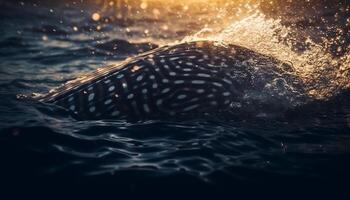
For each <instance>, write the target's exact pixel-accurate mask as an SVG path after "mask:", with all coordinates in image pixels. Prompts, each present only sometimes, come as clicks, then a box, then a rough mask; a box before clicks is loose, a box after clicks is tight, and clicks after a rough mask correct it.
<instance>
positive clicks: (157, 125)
mask: <svg viewBox="0 0 350 200" xmlns="http://www.w3.org/2000/svg"><path fill="white" fill-rule="evenodd" d="M0 2H1V1H0ZM62 5H63V4H62ZM62 5H55V6H54V7H53V6H51V7H50V6H40V5H36V4H34V5H33V4H32V3H25V4H24V5H22V4H21V3H11V4H10V3H5V2H1V4H0V6H1V7H0V18H1V21H0V26H1V29H0V60H1V62H0V160H1V161H0V182H1V184H3V185H6V186H7V187H2V189H5V188H7V189H8V188H9V189H11V191H12V190H14V191H16V190H17V189H19V188H21V189H23V188H24V189H28V190H31V191H32V192H33V191H34V193H35V191H37V192H38V193H45V191H46V192H47V191H51V190H52V191H55V192H53V193H50V194H51V195H53V194H55V195H56V194H60V191H57V190H56V189H57V188H60V189H62V191H65V190H70V191H82V192H83V193H84V194H89V193H90V192H93V191H101V192H100V194H101V195H103V194H109V195H111V196H112V197H113V195H115V196H114V197H118V196H119V195H120V194H121V193H122V194H126V195H141V194H143V193H144V192H145V193H156V194H162V193H167V192H172V193H174V191H176V192H175V194H176V193H177V194H179V193H182V192H187V193H188V194H189V195H194V196H196V195H198V196H204V195H206V194H207V193H215V192H217V193H218V194H222V193H223V192H224V193H227V194H231V195H232V196H235V195H238V194H240V195H248V196H250V195H258V193H257V194H254V193H251V190H254V191H255V190H257V189H258V190H260V191H265V192H266V191H269V192H273V193H275V194H277V193H279V192H281V193H283V192H282V191H289V192H291V191H293V190H294V189H296V190H298V189H302V190H303V191H313V192H320V191H319V189H322V190H323V189H325V191H327V189H330V188H336V189H343V188H345V189H346V187H347V183H349V178H350V170H349V169H350V103H349V100H350V94H349V92H344V93H341V94H339V95H337V96H335V97H332V98H331V100H329V101H327V102H319V103H315V104H312V105H308V106H305V107H303V108H299V109H297V110H293V111H291V112H290V113H289V117H287V118H272V119H271V118H268V119H232V120H225V121H219V120H216V119H212V118H210V117H208V119H198V120H195V119H193V120H187V121H183V120H181V119H179V120H177V121H162V120H158V121H144V122H138V123H135V122H128V121H118V120H111V121H104V120H101V121H76V120H75V119H73V118H72V117H70V116H69V115H68V113H67V112H66V111H65V110H63V109H61V108H59V107H55V106H52V105H44V104H42V103H39V102H35V101H30V100H24V99H22V98H20V97H21V95H22V94H31V93H45V92H47V91H48V90H49V89H51V88H53V87H55V86H58V85H60V84H62V83H64V82H65V81H67V80H70V79H71V78H73V77H75V76H77V75H79V74H80V73H83V72H87V71H90V70H92V69H95V68H97V67H99V66H102V65H104V64H108V63H116V62H119V61H121V60H123V59H125V58H126V57H128V56H132V55H135V54H138V53H140V52H144V51H147V50H150V49H153V48H156V47H157V46H158V45H159V44H162V42H164V37H163V36H164V34H163V35H162V34H155V35H147V34H146V35H145V32H144V29H145V28H149V29H152V27H153V26H158V24H157V23H155V22H154V21H152V20H148V21H145V20H143V21H142V20H139V21H138V20H133V21H132V22H128V23H132V25H130V26H128V25H125V22H123V23H122V22H120V21H114V22H111V23H100V22H94V21H93V20H91V17H90V16H91V13H93V12H94V7H89V6H86V5H84V6H83V5H75V6H73V4H70V6H62ZM50 9H52V10H50ZM156 22H157V21H156ZM97 26H99V27H98V28H97ZM74 27H76V28H74ZM128 27H131V28H132V31H131V32H132V33H130V31H129V30H127V28H128ZM97 29H99V30H97ZM178 29H179V30H176V31H173V32H172V33H168V35H167V37H166V39H169V38H170V39H171V40H176V39H179V38H182V37H184V36H185V35H186V34H190V33H191V31H192V29H188V28H187V27H178ZM141 38H148V40H149V41H150V42H140V41H137V40H139V39H141ZM170 39H169V40H170ZM135 41H137V42H135ZM38 188H40V189H39V190H38ZM55 188H56V189H55ZM7 189H6V190H7ZM152 191H153V192H152ZM13 194H16V192H15V193H13ZM288 194H290V193H284V195H286V196H288ZM61 195H62V193H61ZM169 196H170V195H169Z"/></svg>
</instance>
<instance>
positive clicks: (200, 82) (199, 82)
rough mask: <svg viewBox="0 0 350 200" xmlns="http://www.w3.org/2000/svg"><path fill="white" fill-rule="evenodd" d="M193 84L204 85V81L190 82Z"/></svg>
mask: <svg viewBox="0 0 350 200" xmlns="http://www.w3.org/2000/svg"><path fill="white" fill-rule="evenodd" d="M192 83H193V84H204V83H205V81H202V80H194V81H192Z"/></svg>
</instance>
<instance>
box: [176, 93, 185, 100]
mask: <svg viewBox="0 0 350 200" xmlns="http://www.w3.org/2000/svg"><path fill="white" fill-rule="evenodd" d="M186 97H187V96H186V95H184V94H181V95H179V96H177V99H184V98H186Z"/></svg>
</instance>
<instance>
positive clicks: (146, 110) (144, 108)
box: [143, 104, 150, 113]
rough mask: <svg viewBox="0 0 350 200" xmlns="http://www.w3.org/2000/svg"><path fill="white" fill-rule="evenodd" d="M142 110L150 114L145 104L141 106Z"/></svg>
mask: <svg viewBox="0 0 350 200" xmlns="http://www.w3.org/2000/svg"><path fill="white" fill-rule="evenodd" d="M143 110H144V111H145V112H146V113H149V112H150V109H149V107H148V105H147V104H143Z"/></svg>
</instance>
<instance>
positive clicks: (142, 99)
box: [41, 41, 303, 120]
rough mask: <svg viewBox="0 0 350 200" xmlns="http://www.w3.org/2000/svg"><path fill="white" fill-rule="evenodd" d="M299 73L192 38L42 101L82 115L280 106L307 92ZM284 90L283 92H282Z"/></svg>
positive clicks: (166, 114)
mask: <svg viewBox="0 0 350 200" xmlns="http://www.w3.org/2000/svg"><path fill="white" fill-rule="evenodd" d="M291 71H292V68H291V67H290V66H289V65H287V64H285V63H283V62H280V61H278V60H276V59H273V58H271V57H268V56H264V55H261V54H258V53H256V52H253V51H251V50H248V49H245V48H243V47H239V46H235V45H220V44H217V42H214V41H197V42H188V43H182V44H178V45H173V46H165V47H161V48H158V49H155V50H153V51H150V52H147V53H145V54H142V55H138V56H136V57H133V58H129V59H127V60H126V61H124V62H123V63H121V64H119V65H112V66H107V67H104V68H100V69H98V70H97V71H95V72H92V73H90V74H87V75H84V76H82V77H79V78H77V79H75V80H73V81H69V82H67V83H66V84H64V85H63V86H61V87H59V88H57V89H54V90H52V91H51V92H50V93H48V94H47V95H46V96H44V97H43V98H41V101H43V102H46V103H53V104H56V105H58V106H61V107H63V108H65V109H67V110H68V111H69V112H70V113H71V114H72V116H74V117H75V118H77V119H81V120H87V119H111V118H116V119H123V118H124V119H151V118H161V117H180V116H204V115H222V114H228V113H229V114H242V112H243V111H244V112H245V113H250V112H256V111H257V110H262V108H263V107H264V108H265V109H277V110H278V109H281V107H283V108H284V107H285V105H289V104H290V102H291V101H293V99H296V98H298V97H299V96H303V95H302V90H301V89H300V88H301V86H300V81H299V80H298V79H297V77H295V76H293V75H291V74H292V73H290V72H291ZM268 84H270V86H267V85H268ZM269 87H270V88H269ZM271 88H272V89H271ZM281 91H282V92H283V95H280V94H276V93H278V92H279V93H280V92H281ZM279 95H280V96H279ZM276 96H277V97H276ZM291 97H293V99H290V98H291ZM269 98H270V99H269ZM271 98H272V100H271ZM273 100H275V101H276V100H277V101H279V102H277V106H276V103H274V105H273V106H272V105H269V103H268V102H269V101H270V102H273ZM265 104H267V105H265ZM274 107H275V108H274ZM287 107H288V106H287Z"/></svg>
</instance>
